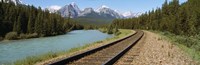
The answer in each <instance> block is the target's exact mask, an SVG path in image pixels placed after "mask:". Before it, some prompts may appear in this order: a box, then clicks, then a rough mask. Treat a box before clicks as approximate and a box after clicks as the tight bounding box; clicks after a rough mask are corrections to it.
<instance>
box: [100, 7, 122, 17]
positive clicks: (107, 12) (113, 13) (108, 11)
mask: <svg viewBox="0 0 200 65" xmlns="http://www.w3.org/2000/svg"><path fill="white" fill-rule="evenodd" d="M97 12H99V14H100V15H102V16H106V17H107V16H108V17H109V16H112V17H114V18H123V16H122V15H120V14H119V13H117V12H116V11H115V10H112V9H110V8H109V7H108V6H105V5H102V6H101V7H100V8H98V9H97Z"/></svg>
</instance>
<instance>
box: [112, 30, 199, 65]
mask: <svg viewBox="0 0 200 65" xmlns="http://www.w3.org/2000/svg"><path fill="white" fill-rule="evenodd" d="M144 32H145V35H144V37H143V38H142V40H141V41H139V42H138V43H137V44H136V45H135V46H134V47H133V48H132V49H131V50H130V51H129V52H128V53H127V54H126V55H125V56H123V57H122V58H121V60H119V61H118V63H116V64H117V65H124V64H125V65H130V64H131V65H197V64H196V63H197V62H195V61H193V60H192V59H191V58H190V57H189V56H188V55H187V54H186V53H185V52H184V51H182V50H181V49H179V48H178V47H177V46H175V45H173V44H171V43H170V42H168V41H166V40H164V39H162V37H161V36H159V35H157V34H155V33H152V32H149V31H144ZM127 58H128V59H127Z"/></svg>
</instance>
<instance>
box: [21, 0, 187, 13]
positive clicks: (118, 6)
mask: <svg viewBox="0 0 200 65" xmlns="http://www.w3.org/2000/svg"><path fill="white" fill-rule="evenodd" d="M22 1H23V2H24V3H26V4H31V5H34V6H36V7H38V6H41V7H42V8H46V7H49V6H52V5H58V6H64V5H67V4H69V3H71V2H75V3H76V4H77V5H78V6H79V8H80V9H84V8H87V7H92V8H94V9H97V8H98V7H100V6H101V5H106V6H108V7H110V8H111V9H114V10H118V11H120V12H127V11H132V12H133V13H138V12H145V11H149V10H152V9H153V8H154V9H155V8H157V7H161V6H162V4H163V3H164V1H165V0H22ZM179 1H180V3H182V2H185V1H187V0H179Z"/></svg>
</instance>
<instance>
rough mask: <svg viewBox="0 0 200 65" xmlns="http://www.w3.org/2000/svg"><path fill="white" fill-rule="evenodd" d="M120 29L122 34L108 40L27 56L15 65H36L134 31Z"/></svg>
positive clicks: (110, 40)
mask: <svg viewBox="0 0 200 65" xmlns="http://www.w3.org/2000/svg"><path fill="white" fill-rule="evenodd" d="M119 31H120V32H121V34H119V35H116V36H114V37H112V38H107V39H106V40H102V41H97V42H94V43H90V44H86V45H84V46H79V47H75V48H71V49H70V50H66V51H59V52H49V53H46V54H42V55H36V56H30V57H27V58H25V59H22V60H17V61H15V62H14V65H34V64H36V63H38V62H43V61H46V60H50V59H53V58H56V57H59V56H62V55H68V54H70V53H74V52H76V51H80V50H82V49H85V48H88V47H90V46H93V45H95V44H99V43H110V42H112V41H115V40H117V39H120V38H122V37H125V36H127V35H129V34H131V32H132V31H131V30H126V29H120V30H119Z"/></svg>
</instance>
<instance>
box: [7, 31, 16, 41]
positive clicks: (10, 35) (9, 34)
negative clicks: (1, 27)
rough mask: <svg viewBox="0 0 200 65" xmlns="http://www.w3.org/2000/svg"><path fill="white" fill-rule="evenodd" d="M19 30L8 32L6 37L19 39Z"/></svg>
mask: <svg viewBox="0 0 200 65" xmlns="http://www.w3.org/2000/svg"><path fill="white" fill-rule="evenodd" d="M17 36H18V35H17V32H9V33H7V34H6V36H5V39H6V40H14V39H17Z"/></svg>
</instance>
